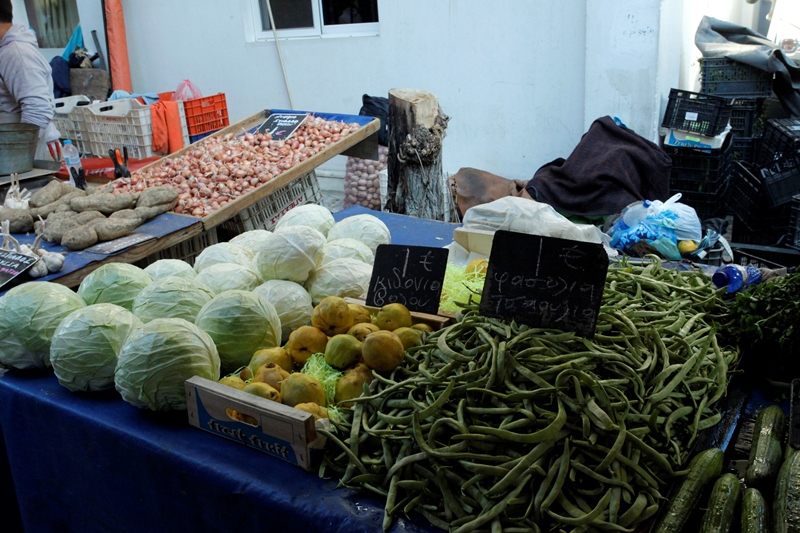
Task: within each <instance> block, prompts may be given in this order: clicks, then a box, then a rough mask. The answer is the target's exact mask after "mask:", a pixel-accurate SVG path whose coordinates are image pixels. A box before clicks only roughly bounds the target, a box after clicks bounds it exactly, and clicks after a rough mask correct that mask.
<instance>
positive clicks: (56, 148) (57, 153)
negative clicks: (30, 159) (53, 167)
mask: <svg viewBox="0 0 800 533" xmlns="http://www.w3.org/2000/svg"><path fill="white" fill-rule="evenodd" d="M47 149H48V150H50V155H51V156H53V159H54V160H56V161H61V159H62V155H61V142H59V141H58V140H55V141H50V142H49V143H47Z"/></svg>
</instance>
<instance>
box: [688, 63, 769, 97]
mask: <svg viewBox="0 0 800 533" xmlns="http://www.w3.org/2000/svg"><path fill="white" fill-rule="evenodd" d="M772 78H773V74H772V73H771V72H766V71H763V70H761V69H758V68H756V67H751V66H750V65H745V64H744V63H740V62H738V61H734V60H732V59H728V58H727V57H720V58H710V57H701V58H700V92H701V93H704V94H715V95H725V96H729V97H736V98H766V97H768V96H770V95H771V94H772Z"/></svg>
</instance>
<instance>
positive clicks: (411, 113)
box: [384, 89, 450, 220]
mask: <svg viewBox="0 0 800 533" xmlns="http://www.w3.org/2000/svg"><path fill="white" fill-rule="evenodd" d="M448 120H449V117H448V116H447V115H445V114H444V113H442V110H441V108H440V107H439V100H438V98H436V95H434V94H432V93H429V92H428V91H422V90H416V89H392V90H390V91H389V167H388V180H387V201H386V206H385V207H384V208H385V209H386V210H387V211H391V212H393V213H401V214H405V215H411V216H415V217H419V218H426V219H429V220H444V219H445V218H444V217H445V209H446V204H445V194H450V192H449V190H448V189H447V187H446V185H445V183H444V180H443V178H442V139H443V138H444V135H445V129H446V128H447V121H448Z"/></svg>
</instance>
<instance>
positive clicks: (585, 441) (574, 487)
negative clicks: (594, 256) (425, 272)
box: [320, 258, 738, 533]
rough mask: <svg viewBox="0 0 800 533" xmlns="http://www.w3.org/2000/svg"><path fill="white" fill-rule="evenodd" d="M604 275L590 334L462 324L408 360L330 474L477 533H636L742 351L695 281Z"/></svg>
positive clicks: (389, 506) (343, 438)
mask: <svg viewBox="0 0 800 533" xmlns="http://www.w3.org/2000/svg"><path fill="white" fill-rule="evenodd" d="M650 259H651V262H650V263H648V264H646V265H644V264H629V263H628V262H620V263H616V264H614V265H613V266H612V267H611V268H609V273H608V277H607V281H606V286H605V290H604V297H603V304H602V306H601V309H600V313H599V315H598V322H597V328H596V333H595V335H594V337H593V338H592V339H591V340H590V339H588V338H584V337H580V336H578V335H576V334H573V333H566V332H563V331H560V330H554V329H543V328H532V327H528V326H525V325H520V324H516V323H514V322H511V323H507V322H504V321H501V320H496V319H492V318H486V317H483V316H480V315H479V314H478V310H477V307H474V306H473V307H469V306H468V307H465V309H464V311H463V316H462V318H461V320H460V321H459V322H457V323H455V324H453V325H451V326H448V327H446V328H444V329H442V330H440V331H437V332H435V333H433V334H430V335H429V336H428V337H427V339H426V343H425V344H424V345H423V346H419V347H416V348H413V349H411V350H409V351H408V352H406V357H405V360H404V362H403V364H402V365H401V366H400V367H398V368H397V369H395V370H394V371H393V372H392V373H391V374H390V375H383V376H382V375H376V378H377V388H376V389H375V390H374V391H371V392H370V393H369V395H367V396H363V397H361V398H360V399H358V401H357V402H356V403H355V404H354V406H353V407H352V408H351V409H342V410H341V417H340V418H339V419H338V421H336V422H334V424H333V428H332V430H331V431H323V433H325V434H326V436H327V437H328V439H329V442H328V447H327V450H326V454H325V458H324V459H323V463H322V465H321V466H320V475H321V476H326V475H330V474H332V473H333V474H335V475H336V476H337V477H339V478H340V479H341V481H340V486H344V487H349V488H355V489H365V490H368V491H371V492H373V493H376V494H378V495H380V496H381V497H382V498H385V500H386V505H385V511H384V523H383V527H384V530H388V529H389V528H390V527H391V524H392V522H393V519H394V517H395V516H396V515H398V513H410V512H411V511H417V512H419V513H421V514H422V515H424V516H425V517H426V518H427V519H428V520H429V521H430V522H431V523H432V524H433V525H435V526H437V527H439V528H441V529H443V530H446V531H452V532H456V533H465V532H467V531H491V532H492V533H495V532H500V531H505V532H507V533H513V532H521V531H534V532H539V531H552V530H561V531H573V532H583V531H598V530H599V531H623V532H624V531H629V532H633V531H634V530H635V529H636V527H637V525H640V524H642V523H643V522H645V521H647V520H648V519H649V518H651V517H652V516H654V515H655V513H656V512H657V511H658V508H659V505H661V504H662V503H664V501H665V498H664V495H665V492H666V490H665V489H666V484H667V483H668V482H669V481H670V480H672V479H674V478H675V477H677V476H680V475H682V474H684V473H685V472H681V471H679V469H680V467H681V465H683V464H684V462H685V461H686V459H687V455H688V451H689V449H690V447H691V446H692V444H693V442H694V441H695V439H696V438H697V435H698V433H699V432H700V431H701V430H703V429H704V428H707V427H710V426H712V425H714V424H716V423H717V422H718V421H719V419H720V417H719V414H717V413H716V412H715V411H714V410H713V406H714V404H715V402H716V401H717V400H719V399H720V398H721V397H722V396H723V395H724V394H725V389H726V386H727V377H728V368H729V367H730V366H731V365H732V364H734V363H735V361H736V360H737V358H738V351H737V350H735V349H730V348H726V347H722V346H720V345H719V343H718V341H717V335H716V331H715V328H714V326H713V324H714V323H715V322H714V319H715V318H716V317H715V315H714V313H715V312H717V311H716V300H717V297H718V296H721V293H720V292H719V291H717V290H716V289H715V288H714V287H713V286H712V285H711V284H710V283H709V280H708V278H707V277H705V276H704V275H703V274H701V273H698V272H678V271H676V270H672V269H668V268H664V267H663V265H662V264H661V262H660V261H659V260H657V259H656V258H650Z"/></svg>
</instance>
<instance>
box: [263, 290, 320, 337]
mask: <svg viewBox="0 0 800 533" xmlns="http://www.w3.org/2000/svg"><path fill="white" fill-rule="evenodd" d="M253 293H254V294H257V295H259V296H261V297H262V298H264V299H265V300H266V301H268V302H269V303H271V304H272V305H273V306H274V307H275V311H277V312H278V318H280V319H281V342H282V343H285V342H286V341H287V340H289V334H290V333H291V332H292V331H294V330H296V329H297V328H299V327H300V326H307V325H309V324H311V314H312V313H313V312H314V306H313V305H312V303H311V296H310V295H309V294H308V291H306V290H305V289H304V288H303V286H302V285H299V284H297V283H295V282H294V281H285V280H281V279H272V280H269V281H267V282H265V283H262V284H261V285H259V286H258V287H256V288H255V289H253Z"/></svg>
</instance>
